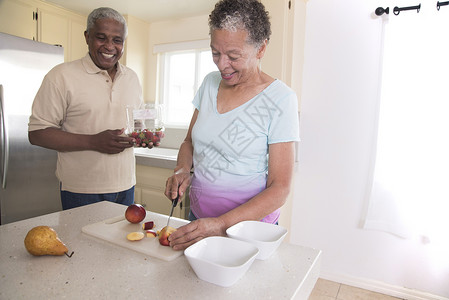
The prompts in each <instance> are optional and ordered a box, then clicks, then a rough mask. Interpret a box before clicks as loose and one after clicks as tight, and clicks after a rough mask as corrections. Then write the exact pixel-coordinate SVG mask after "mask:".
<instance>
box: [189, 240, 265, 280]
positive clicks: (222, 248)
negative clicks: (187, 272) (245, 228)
mask: <svg viewBox="0 0 449 300" xmlns="http://www.w3.org/2000/svg"><path fill="white" fill-rule="evenodd" d="M258 253H259V250H258V249H257V247H255V246H254V245H252V244H250V243H246V242H243V241H239V240H235V239H230V238H228V237H221V236H212V237H207V238H205V239H202V240H200V241H199V242H196V243H195V244H193V245H191V246H190V247H188V248H187V249H186V250H185V251H184V255H185V256H186V257H187V260H188V261H189V263H190V266H191V267H192V269H193V271H195V274H196V275H197V276H198V278H200V279H202V280H204V281H207V282H210V283H213V284H216V285H219V286H223V287H229V286H231V285H233V284H234V283H236V282H237V281H238V280H239V279H240V278H241V277H242V276H243V275H244V274H245V273H246V271H247V270H248V269H249V267H250V266H251V264H252V263H253V261H254V259H255V258H256V256H257V254H258Z"/></svg>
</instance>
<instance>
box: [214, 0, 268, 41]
mask: <svg viewBox="0 0 449 300" xmlns="http://www.w3.org/2000/svg"><path fill="white" fill-rule="evenodd" d="M217 29H225V30H229V31H237V30H245V31H247V32H248V39H249V40H248V43H250V44H252V45H254V46H256V47H260V46H261V45H262V44H263V42H264V41H265V40H267V41H269V40H270V35H271V24H270V17H269V15H268V11H266V10H265V6H264V5H263V4H262V3H261V2H260V1H259V0H220V1H219V2H217V3H216V4H215V8H214V10H213V11H212V12H211V14H210V15H209V30H210V33H212V31H214V30H217Z"/></svg>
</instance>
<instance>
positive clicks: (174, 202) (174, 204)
mask: <svg viewBox="0 0 449 300" xmlns="http://www.w3.org/2000/svg"><path fill="white" fill-rule="evenodd" d="M178 199H179V194H178V195H177V196H176V198H175V199H173V201H172V205H171V211H170V215H169V216H168V220H167V227H168V224H169V223H170V218H171V216H172V215H173V210H174V209H175V207H176V205H177V204H178Z"/></svg>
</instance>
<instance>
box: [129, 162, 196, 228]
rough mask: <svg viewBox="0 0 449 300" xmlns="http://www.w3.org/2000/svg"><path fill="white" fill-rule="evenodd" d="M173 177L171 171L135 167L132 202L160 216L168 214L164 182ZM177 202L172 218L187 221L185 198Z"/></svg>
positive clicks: (140, 166) (169, 208)
mask: <svg viewBox="0 0 449 300" xmlns="http://www.w3.org/2000/svg"><path fill="white" fill-rule="evenodd" d="M171 175H173V170H172V169H165V168H158V167H151V166H144V165H139V164H138V165H136V180H137V183H136V186H135V193H134V201H135V202H136V203H140V204H142V205H143V206H144V207H145V209H146V210H149V211H151V212H156V213H160V214H168V213H170V210H171V202H170V200H168V199H167V197H165V195H164V191H165V182H166V181H167V178H168V177H170V176H171ZM180 200H182V201H179V202H178V203H179V204H178V205H177V206H176V207H175V209H174V211H173V216H175V217H178V218H182V219H187V216H186V213H187V214H188V212H189V209H188V207H186V204H185V197H184V196H183V198H182V199H180Z"/></svg>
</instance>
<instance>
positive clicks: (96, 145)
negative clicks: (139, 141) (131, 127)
mask: <svg viewBox="0 0 449 300" xmlns="http://www.w3.org/2000/svg"><path fill="white" fill-rule="evenodd" d="M123 132H124V129H123V128H122V129H116V130H105V131H102V132H100V133H97V134H95V135H93V136H91V144H92V147H93V149H94V150H95V151H98V152H101V153H107V154H117V153H120V152H122V151H123V150H125V149H127V148H131V147H133V145H134V143H135V142H136V140H135V139H134V138H131V137H128V136H124V135H123Z"/></svg>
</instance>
